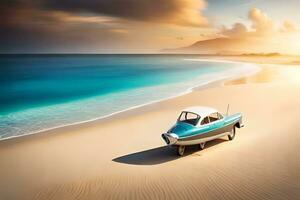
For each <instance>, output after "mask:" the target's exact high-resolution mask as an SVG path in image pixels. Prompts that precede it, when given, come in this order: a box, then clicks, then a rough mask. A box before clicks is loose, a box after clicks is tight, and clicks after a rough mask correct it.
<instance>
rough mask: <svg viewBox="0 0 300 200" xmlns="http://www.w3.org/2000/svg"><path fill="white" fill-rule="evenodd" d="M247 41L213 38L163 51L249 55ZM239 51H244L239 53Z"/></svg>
mask: <svg viewBox="0 0 300 200" xmlns="http://www.w3.org/2000/svg"><path fill="white" fill-rule="evenodd" d="M247 44H248V42H247V40H241V39H231V38H215V39H209V40H202V41H198V42H195V43H194V44H192V45H190V46H187V47H182V48H177V49H163V50H162V51H163V52H166V53H197V54H222V55H223V54H224V55H228V54H230V55H232V54H242V53H248V52H249V53H250V52H251V49H250V48H249V51H247V49H248V46H249V45H247ZM241 49H243V50H246V51H243V52H242V51H241Z"/></svg>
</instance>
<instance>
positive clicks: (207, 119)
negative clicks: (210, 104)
mask: <svg viewBox="0 0 300 200" xmlns="http://www.w3.org/2000/svg"><path fill="white" fill-rule="evenodd" d="M205 124H209V117H205V118H204V119H203V120H202V121H201V125H205Z"/></svg>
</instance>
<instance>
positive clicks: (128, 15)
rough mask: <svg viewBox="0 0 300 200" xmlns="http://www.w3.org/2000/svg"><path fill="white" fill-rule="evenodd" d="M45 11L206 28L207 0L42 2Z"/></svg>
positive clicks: (66, 0) (73, 0) (47, 0)
mask: <svg viewBox="0 0 300 200" xmlns="http://www.w3.org/2000/svg"><path fill="white" fill-rule="evenodd" d="M40 1H41V3H40V5H42V6H43V8H44V9H50V10H60V11H67V12H72V13H81V12H87V13H93V14H100V15H107V16H113V17H119V18H122V19H127V20H136V21H145V22H158V23H170V24H176V25H181V26H203V25H207V20H206V19H205V17H204V16H203V15H201V11H202V10H203V9H204V8H205V5H206V3H205V1H204V0H156V1H153V0H109V1H107V0H72V1H70V0H40Z"/></svg>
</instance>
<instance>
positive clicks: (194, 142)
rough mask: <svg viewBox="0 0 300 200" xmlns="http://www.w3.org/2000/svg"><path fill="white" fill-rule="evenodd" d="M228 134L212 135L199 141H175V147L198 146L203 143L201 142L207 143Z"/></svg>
mask: <svg viewBox="0 0 300 200" xmlns="http://www.w3.org/2000/svg"><path fill="white" fill-rule="evenodd" d="M229 134H230V132H225V133H221V134H218V135H214V136H211V137H206V138H201V139H196V140H188V141H177V142H176V145H194V144H200V143H203V142H208V141H211V140H215V139H217V138H220V137H224V136H227V135H229Z"/></svg>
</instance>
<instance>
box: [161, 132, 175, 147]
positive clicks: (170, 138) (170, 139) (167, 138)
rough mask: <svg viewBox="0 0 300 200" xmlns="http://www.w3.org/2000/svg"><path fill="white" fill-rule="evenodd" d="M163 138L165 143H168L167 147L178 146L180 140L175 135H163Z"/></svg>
mask: <svg viewBox="0 0 300 200" xmlns="http://www.w3.org/2000/svg"><path fill="white" fill-rule="evenodd" d="M161 137H162V138H163V139H164V141H165V142H166V143H167V145H173V144H176V142H177V140H178V136H177V135H176V134H174V133H163V134H162V135H161Z"/></svg>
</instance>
